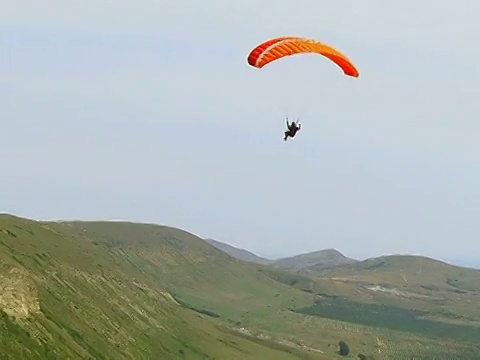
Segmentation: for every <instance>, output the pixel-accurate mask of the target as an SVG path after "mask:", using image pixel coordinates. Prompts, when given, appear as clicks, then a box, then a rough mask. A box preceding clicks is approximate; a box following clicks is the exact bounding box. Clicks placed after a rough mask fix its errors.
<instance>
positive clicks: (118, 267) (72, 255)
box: [0, 217, 479, 359]
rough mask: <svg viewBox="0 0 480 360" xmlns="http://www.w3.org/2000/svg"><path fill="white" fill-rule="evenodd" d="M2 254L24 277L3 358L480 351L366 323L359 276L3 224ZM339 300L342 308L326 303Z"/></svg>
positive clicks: (118, 228)
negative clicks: (344, 348) (316, 273)
mask: <svg viewBox="0 0 480 360" xmlns="http://www.w3.org/2000/svg"><path fill="white" fill-rule="evenodd" d="M0 254H1V255H0V260H1V264H6V265H2V266H5V270H4V271H2V274H13V275H9V277H8V278H5V275H4V276H3V278H1V281H2V282H1V284H2V287H3V289H9V290H8V292H6V291H3V293H2V295H1V296H0V307H1V309H3V311H4V312H5V313H7V314H9V316H8V317H7V316H5V315H3V318H2V319H3V320H1V321H3V322H2V323H1V326H0V329H3V330H2V332H1V333H0V334H1V342H2V343H1V344H0V345H2V344H3V345H4V346H6V347H1V346H0V349H5V350H4V351H5V352H7V351H9V350H10V351H12V352H13V351H15V352H14V354H16V355H18V354H20V352H22V351H23V352H25V351H27V350H25V347H22V346H21V344H28V351H30V352H31V354H37V356H33V357H32V356H30V357H28V358H42V356H47V353H48V354H51V355H50V356H51V358H68V357H69V356H70V357H72V358H85V357H87V353H88V354H90V356H91V357H95V358H97V359H101V358H107V357H108V358H113V357H114V358H116V359H126V358H135V359H143V358H162V359H169V358H192V359H194V358H217V359H237V358H238V359H248V358H252V359H253V358H255V359H282V358H285V359H287V358H291V359H294V358H312V359H335V358H340V357H339V355H338V354H336V352H337V349H338V347H337V344H338V341H339V340H344V341H346V342H347V343H348V344H349V346H350V349H351V355H350V358H356V355H357V354H358V353H363V354H367V355H369V354H370V355H371V354H375V355H376V356H377V357H376V358H377V359H381V358H409V357H412V356H417V357H422V356H423V357H424V358H433V357H435V356H436V357H437V358H445V357H446V356H447V354H448V355H449V356H450V357H454V358H455V357H459V358H465V359H468V356H470V354H472V353H475V351H477V352H478V350H479V347H478V342H477V341H476V338H475V337H473V338H465V339H461V340H452V339H455V337H454V336H451V335H452V334H455V333H456V332H457V331H464V330H465V328H463V327H455V326H453V327H451V328H448V329H447V331H446V332H441V333H438V334H430V333H428V332H421V331H414V330H415V328H412V327H411V326H410V325H408V326H405V325H404V324H403V325H401V326H399V324H398V321H396V320H395V319H396V318H395V317H393V318H392V319H389V318H388V317H387V318H383V319H380V320H379V319H376V320H375V319H374V320H375V321H373V320H371V319H370V321H366V320H368V317H369V316H370V315H368V314H375V313H378V312H379V311H378V309H376V308H372V309H371V308H365V307H363V308H362V307H361V306H358V305H357V304H362V303H357V302H356V301H357V300H363V299H361V297H360V298H359V299H357V292H360V293H362V291H364V292H365V293H367V292H368V291H370V290H365V289H362V290H359V289H358V284H357V283H354V282H349V281H348V279H347V281H344V279H343V278H342V276H345V277H348V276H349V273H348V271H351V269H353V268H348V266H347V267H345V268H342V269H340V268H339V271H344V273H340V272H339V273H333V272H332V273H321V276H320V277H316V278H312V277H308V276H306V275H302V274H298V273H293V272H289V271H285V270H282V269H278V268H274V267H271V266H265V265H258V264H252V263H247V262H243V261H240V260H238V259H235V258H233V257H231V256H229V255H227V254H225V253H224V252H222V251H220V250H218V249H216V248H215V247H213V246H211V245H209V244H208V243H206V242H205V241H203V240H202V239H200V238H198V237H196V236H194V235H192V234H190V233H188V232H185V231H182V230H178V229H173V228H169V227H163V226H156V225H144V224H132V223H117V222H115V223H108V222H70V223H36V222H32V221H27V220H24V219H18V218H12V217H3V218H0ZM380 277H381V276H380ZM387 277H388V274H387V275H386V278H387ZM370 292H372V291H370ZM372 293H373V294H374V295H375V294H377V293H376V292H374V291H373V292H372ZM318 294H324V295H318ZM329 296H330V297H329ZM334 296H338V298H337V299H340V298H341V299H342V301H335V302H334V305H335V306H336V307H335V308H332V305H331V304H330V305H329V302H328V301H319V300H322V299H335V298H334ZM19 299H20V300H19ZM319 304H320V307H319ZM402 304H403V303H402ZM373 305H379V304H378V303H375V302H373ZM12 309H13V310H12ZM25 309H27V310H25ZM349 309H350V310H349ZM351 309H356V310H355V311H352V310H351ZM389 309H390V310H389V311H392V312H394V311H400V310H398V309H404V311H406V310H405V308H401V307H396V306H394V305H392V307H391V308H389ZM432 309H433V308H432ZM12 311H14V312H12ZM25 311H27V313H28V314H27V315H22V314H23V313H25ZM349 311H350V312H349ZM339 314H340V315H339ZM345 314H348V316H345ZM404 314H405V313H404ZM406 314H408V316H417V313H414V312H407V313H406ZM427 315H430V313H427V314H426V315H425V314H423V313H422V314H421V316H423V317H427ZM426 320H428V321H429V322H428V324H433V325H435V324H436V323H435V322H434V321H433V320H432V319H426ZM453 325H456V324H453ZM414 326H416V325H414ZM429 326H430V325H429ZM471 329H472V331H476V330H475V329H476V328H475V327H473V326H472V327H471ZM412 330H413V331H412ZM466 330H467V331H468V328H467V329H466ZM29 339H30V340H29ZM31 339H34V341H33V340H31ZM35 339H42V340H41V342H40V343H39V342H37V341H36V340H35ZM34 344H37V345H34ZM54 351H56V352H57V354H59V355H52V354H55V352H54ZM105 354H108V356H106V355H105Z"/></svg>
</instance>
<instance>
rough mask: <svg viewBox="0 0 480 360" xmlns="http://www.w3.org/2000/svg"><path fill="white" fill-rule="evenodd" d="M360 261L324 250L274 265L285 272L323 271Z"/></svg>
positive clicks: (277, 262) (331, 250) (337, 252)
mask: <svg viewBox="0 0 480 360" xmlns="http://www.w3.org/2000/svg"><path fill="white" fill-rule="evenodd" d="M356 262H358V260H355V259H351V258H349V257H347V256H345V255H343V254H342V253H341V252H340V251H338V250H336V249H324V250H319V251H313V252H309V253H304V254H299V255H296V256H292V257H288V258H283V259H279V260H276V261H275V262H274V263H273V265H274V266H276V267H278V268H281V269H285V270H311V271H315V270H322V269H326V268H331V267H335V266H339V265H346V264H353V263H356Z"/></svg>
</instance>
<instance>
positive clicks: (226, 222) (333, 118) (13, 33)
mask: <svg viewBox="0 0 480 360" xmlns="http://www.w3.org/2000/svg"><path fill="white" fill-rule="evenodd" d="M479 10H480V3H478V1H466V0H459V1H456V2H438V1H435V2H434V1H430V0H424V1H421V2H419V1H413V0H408V1H403V2H401V3H399V2H389V3H386V2H384V1H380V0H376V1H373V0H371V1H362V2H358V1H353V0H349V1H343V2H327V1H318V0H316V1H314V0H312V1H307V0H297V1H284V0H275V1H273V0H268V1H267V0H265V1H263V2H258V1H251V0H244V1H232V2H225V1H220V0H203V1H201V2H198V1H190V0H189V1H181V0H176V1H170V0H162V1H160V2H154V1H147V0H135V1H119V0H117V1H100V0H96V1H88V0H87V1H86V0H84V1H73V0H71V1H68V2H66V1H52V0H45V1H43V2H41V3H40V2H38V1H22V0H16V1H11V2H9V3H7V4H3V5H2V11H1V12H0V109H1V112H0V114H1V115H0V130H1V134H2V141H1V142H0V151H1V153H2V176H1V177H0V206H1V209H0V210H2V211H5V212H10V213H14V214H17V215H20V216H27V217H33V218H38V219H118V218H121V219H130V220H134V221H143V222H155V223H161V224H168V225H173V226H177V227H181V228H183V229H186V230H188V231H191V232H193V233H195V234H198V235H200V236H202V237H212V238H215V239H217V240H220V241H224V242H227V243H230V244H232V245H235V246H239V247H244V248H247V249H249V250H251V251H254V252H256V253H259V254H261V255H266V256H271V257H278V256H287V255H292V254H296V253H299V252H307V251H312V250H318V249H322V248H330V247H334V248H337V249H339V250H340V251H342V252H344V253H345V254H347V255H349V256H352V257H356V258H365V257H369V256H378V255H381V254H391V253H413V254H422V255H427V256H432V257H437V258H441V259H446V260H455V261H461V262H463V263H465V264H466V263H472V262H474V260H475V259H478V258H480V241H479V235H480V221H479V219H480V187H479V184H480V144H479V142H478V140H477V139H478V134H479V132H480V122H479V118H480V101H479V100H478V99H479V96H480V90H479V87H478V83H479V80H480V69H479V67H478V64H479V61H480V50H479V47H478V34H479V33H480V22H478V17H477V14H478V12H479ZM280 35H300V36H308V37H315V38H317V39H319V40H322V41H325V42H327V43H330V44H332V45H334V46H337V47H338V48H340V49H341V50H342V51H344V52H345V53H346V54H347V55H348V56H349V57H350V58H351V59H352V60H353V61H354V62H355V63H356V64H357V66H358V68H359V70H360V77H359V78H358V79H353V78H348V77H346V76H344V75H343V73H342V72H341V71H340V70H339V69H338V68H337V67H336V66H335V65H333V64H332V63H331V62H329V61H328V60H326V59H324V58H321V57H319V56H314V55H311V56H297V57H291V58H289V59H284V60H283V61H279V62H277V63H274V64H271V65H269V66H268V67H265V68H264V69H262V70H257V69H253V68H251V67H249V66H248V65H247V63H246V57H247V56H248V53H249V51H250V50H251V49H252V48H253V47H254V46H255V45H256V44H258V43H260V42H261V41H263V40H266V39H268V38H271V37H274V36H280ZM286 111H288V113H289V114H290V115H291V116H300V117H301V119H302V122H303V129H302V131H301V132H300V133H299V134H298V136H297V137H296V138H295V139H294V140H293V141H288V142H287V143H285V142H283V140H282V135H283V131H284V116H285V112H286ZM478 263H480V260H479V261H478V262H477V264H478ZM479 265H480V264H479Z"/></svg>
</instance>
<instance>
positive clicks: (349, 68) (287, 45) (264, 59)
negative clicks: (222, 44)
mask: <svg viewBox="0 0 480 360" xmlns="http://www.w3.org/2000/svg"><path fill="white" fill-rule="evenodd" d="M306 53H316V54H319V55H323V56H325V57H327V58H328V59H330V60H331V61H333V62H334V63H335V64H337V65H338V66H339V67H340V68H341V69H342V70H343V72H344V74H345V75H348V76H352V77H358V76H359V75H360V73H359V71H358V69H357V68H356V67H355V65H354V64H353V63H352V61H351V60H350V59H349V58H347V56H345V55H344V54H342V53H341V52H340V51H339V50H337V49H335V48H333V47H332V46H330V45H327V44H324V43H321V42H320V41H317V40H315V39H308V38H303V37H297V36H282V37H277V38H274V39H271V40H268V41H265V42H264V43H262V44H260V45H258V46H257V47H255V48H254V49H253V50H252V51H251V52H250V54H249V56H248V59H247V61H248V63H249V64H250V65H251V66H253V67H256V68H259V69H261V68H262V67H264V66H265V65H267V64H269V63H271V62H272V61H276V60H279V59H281V58H284V57H286V56H290V55H296V54H306Z"/></svg>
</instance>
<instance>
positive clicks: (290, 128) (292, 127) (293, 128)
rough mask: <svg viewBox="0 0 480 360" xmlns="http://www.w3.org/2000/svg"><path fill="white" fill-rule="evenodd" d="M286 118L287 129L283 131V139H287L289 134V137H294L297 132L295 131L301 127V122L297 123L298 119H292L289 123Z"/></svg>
mask: <svg viewBox="0 0 480 360" xmlns="http://www.w3.org/2000/svg"><path fill="white" fill-rule="evenodd" d="M286 120H287V129H288V130H287V131H285V137H284V138H283V140H285V141H287V138H288V137H289V136H290V137H291V138H293V137H295V135H296V134H297V131H298V130H300V129H301V127H302V124H298V125H297V123H298V121H299V120H298V119H297V121H296V122H295V121H293V122H292V123H291V124H289V123H288V117H287V118H286Z"/></svg>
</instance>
